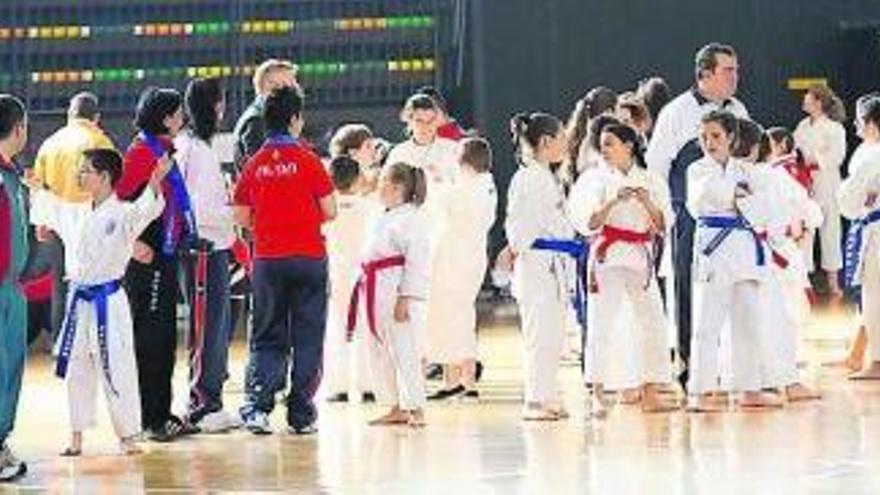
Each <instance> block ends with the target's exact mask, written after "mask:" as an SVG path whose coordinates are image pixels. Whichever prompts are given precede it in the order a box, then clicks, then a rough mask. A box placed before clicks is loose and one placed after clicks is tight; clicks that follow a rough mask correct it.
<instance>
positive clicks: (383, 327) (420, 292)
mask: <svg viewBox="0 0 880 495" xmlns="http://www.w3.org/2000/svg"><path fill="white" fill-rule="evenodd" d="M426 191H427V184H426V180H425V172H423V171H422V170H421V169H418V168H415V167H412V166H410V165H406V164H403V163H394V164H391V165H389V166H387V167H386V168H385V170H383V172H382V176H381V178H380V180H379V200H380V202H381V203H382V206H384V207H385V211H384V213H382V214H381V215H380V216H379V217H378V218H377V219H376V221H375V222H373V224H372V225H371V227H370V231H369V233H368V235H367V241H366V244H365V245H364V250H363V251H362V255H361V277H360V279H359V280H358V283H357V285H356V286H355V289H354V292H353V293H352V299H351V306H350V308H349V320H348V330H349V332H352V331H354V330H355V326H356V325H357V324H358V323H359V324H360V325H359V327H360V329H359V330H360V331H367V332H369V335H368V337H367V338H368V340H369V341H370V348H371V350H372V356H373V359H372V363H371V364H372V365H373V367H374V374H375V380H376V383H375V387H376V396H377V397H376V398H377V400H378V401H379V402H380V403H382V404H384V405H387V406H390V410H389V411H388V412H387V413H386V414H384V415H382V416H380V417H378V418H376V419H374V420H372V421H370V424H371V425H394V424H403V425H409V426H412V427H420V426H424V424H425V413H424V406H425V383H424V378H423V375H422V366H421V355H420V344H419V342H423V339H424V337H423V334H424V333H425V332H426V326H427V309H428V308H427V299H428V286H429V280H430V275H431V268H430V253H429V236H428V229H429V225H428V220H427V218H426V216H425V214H424V213H423V212H422V211H421V209H420V206H421V205H422V204H423V203H424V202H425V195H426Z"/></svg>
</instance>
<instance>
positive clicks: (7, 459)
mask: <svg viewBox="0 0 880 495" xmlns="http://www.w3.org/2000/svg"><path fill="white" fill-rule="evenodd" d="M26 473H27V464H25V463H24V462H22V461H21V460H19V459H18V458H17V457H15V456H14V455H13V454H12V451H11V450H9V447H8V446H6V445H4V446H3V450H0V483H5V482H9V481H15V480H17V479H18V478H20V477H22V476H24V475H25V474H26Z"/></svg>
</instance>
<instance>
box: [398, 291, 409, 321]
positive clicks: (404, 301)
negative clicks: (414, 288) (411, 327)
mask: <svg viewBox="0 0 880 495" xmlns="http://www.w3.org/2000/svg"><path fill="white" fill-rule="evenodd" d="M394 321H396V322H397V323H405V322H407V321H409V298H408V297H406V296H397V303H395V304H394Z"/></svg>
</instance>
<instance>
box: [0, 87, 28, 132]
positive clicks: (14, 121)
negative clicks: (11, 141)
mask: <svg viewBox="0 0 880 495" xmlns="http://www.w3.org/2000/svg"><path fill="white" fill-rule="evenodd" d="M26 115H27V112H26V111H25V108H24V103H22V102H21V100H19V99H18V98H16V97H15V96H12V95H10V94H0V139H6V138H8V137H9V135H10V134H12V131H13V130H14V129H15V126H17V125H18V124H20V123H21V122H23V121H24V119H25V116H26Z"/></svg>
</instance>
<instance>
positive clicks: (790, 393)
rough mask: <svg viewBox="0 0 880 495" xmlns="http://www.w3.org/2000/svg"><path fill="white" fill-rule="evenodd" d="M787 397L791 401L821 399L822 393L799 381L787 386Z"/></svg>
mask: <svg viewBox="0 0 880 495" xmlns="http://www.w3.org/2000/svg"><path fill="white" fill-rule="evenodd" d="M785 397H786V399H788V401H789V402H800V401H807V400H819V399H821V398H822V394H820V393H819V391H818V390H814V389H812V388H810V387H808V386H806V385H804V384H803V383H800V382H797V383H793V384H791V385H789V386H787V387H785Z"/></svg>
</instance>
